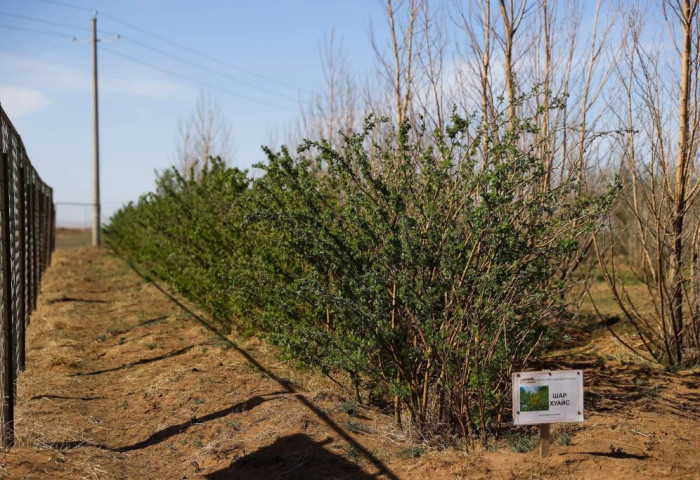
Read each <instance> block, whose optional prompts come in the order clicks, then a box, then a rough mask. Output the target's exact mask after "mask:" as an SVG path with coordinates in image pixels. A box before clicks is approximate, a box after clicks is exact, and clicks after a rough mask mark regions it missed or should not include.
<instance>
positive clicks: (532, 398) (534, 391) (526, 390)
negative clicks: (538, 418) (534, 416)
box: [520, 385, 549, 412]
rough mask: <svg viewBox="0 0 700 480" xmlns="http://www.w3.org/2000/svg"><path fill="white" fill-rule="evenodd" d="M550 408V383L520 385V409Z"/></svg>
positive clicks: (543, 409)
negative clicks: (530, 385) (533, 385)
mask: <svg viewBox="0 0 700 480" xmlns="http://www.w3.org/2000/svg"><path fill="white" fill-rule="evenodd" d="M547 410H549V385H542V386H539V387H522V386H521V387H520V411H521V412H543V411H547Z"/></svg>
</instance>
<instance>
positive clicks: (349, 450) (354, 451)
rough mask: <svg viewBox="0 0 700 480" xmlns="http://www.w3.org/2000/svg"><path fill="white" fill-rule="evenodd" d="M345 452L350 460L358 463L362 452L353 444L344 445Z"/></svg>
mask: <svg viewBox="0 0 700 480" xmlns="http://www.w3.org/2000/svg"><path fill="white" fill-rule="evenodd" d="M345 453H346V454H347V455H348V457H350V460H352V461H353V462H355V463H359V461H360V458H362V452H361V451H360V450H359V449H358V448H357V447H356V446H354V445H348V446H347V447H345Z"/></svg>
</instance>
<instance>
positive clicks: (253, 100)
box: [101, 46, 293, 112]
mask: <svg viewBox="0 0 700 480" xmlns="http://www.w3.org/2000/svg"><path fill="white" fill-rule="evenodd" d="M101 50H102V51H105V52H108V53H109V54H111V55H115V56H117V57H121V58H124V59H125V60H129V61H131V62H134V63H138V64H140V65H143V66H145V67H147V68H150V69H153V70H158V71H159V72H162V73H165V74H166V75H170V76H173V77H178V78H181V79H183V80H186V81H188V82H190V83H194V84H199V85H202V86H205V87H207V88H210V89H212V90H218V91H220V92H222V93H225V94H227V95H231V96H234V97H238V98H242V99H245V100H249V101H251V102H256V103H261V104H264V105H267V106H270V107H273V108H277V109H280V110H285V111H288V112H293V110H292V109H290V108H287V107H284V106H282V105H278V104H276V103H272V102H268V101H266V100H260V99H259V98H254V97H250V96H248V95H244V94H241V93H236V92H233V91H231V90H228V89H225V88H221V87H217V86H216V85H212V84H209V83H205V82H202V81H199V80H196V79H194V78H192V77H188V76H187V75H182V74H181V73H177V72H173V71H172V70H168V69H165V68H162V67H157V66H155V65H152V64H150V63H148V62H145V61H143V60H139V59H138V58H134V57H131V56H129V55H124V54H123V53H119V52H116V51H114V50H112V49H111V48H107V47H105V46H102V47H101Z"/></svg>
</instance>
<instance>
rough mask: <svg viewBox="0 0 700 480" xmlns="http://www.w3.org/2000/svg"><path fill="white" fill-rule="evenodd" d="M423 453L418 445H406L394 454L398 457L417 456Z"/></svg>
mask: <svg viewBox="0 0 700 480" xmlns="http://www.w3.org/2000/svg"><path fill="white" fill-rule="evenodd" d="M421 455H423V449H422V448H420V447H415V446H414V447H408V448H404V449H403V450H401V451H400V452H399V453H397V454H396V456H397V457H399V458H418V457H420V456H421Z"/></svg>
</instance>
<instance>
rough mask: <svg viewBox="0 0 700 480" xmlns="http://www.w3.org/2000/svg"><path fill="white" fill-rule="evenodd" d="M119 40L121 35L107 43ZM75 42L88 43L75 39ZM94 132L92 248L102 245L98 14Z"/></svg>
mask: <svg viewBox="0 0 700 480" xmlns="http://www.w3.org/2000/svg"><path fill="white" fill-rule="evenodd" d="M116 40H119V35H117V36H116V37H114V38H111V39H108V40H107V41H116ZM73 41H74V42H78V43H87V42H86V41H85V40H78V39H77V38H75V37H73ZM89 41H90V42H91V43H92V132H93V151H92V152H93V159H92V246H93V247H99V246H101V244H102V241H101V238H100V233H101V232H100V215H101V208H100V207H101V206H100V121H99V107H98V104H99V102H98V95H97V93H98V89H97V44H98V43H99V42H102V41H104V40H102V39H99V38H97V12H95V13H94V15H93V17H92V39H91V40H89Z"/></svg>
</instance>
